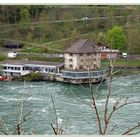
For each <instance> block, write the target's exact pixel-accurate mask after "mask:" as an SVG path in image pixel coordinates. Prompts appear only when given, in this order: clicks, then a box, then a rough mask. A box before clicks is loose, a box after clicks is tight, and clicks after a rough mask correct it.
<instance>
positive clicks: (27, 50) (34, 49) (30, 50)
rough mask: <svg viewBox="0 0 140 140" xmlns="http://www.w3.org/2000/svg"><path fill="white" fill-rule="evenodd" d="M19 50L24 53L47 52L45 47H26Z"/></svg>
mask: <svg viewBox="0 0 140 140" xmlns="http://www.w3.org/2000/svg"><path fill="white" fill-rule="evenodd" d="M21 52H24V53H47V52H48V48H47V47H30V48H29V47H26V48H23V49H22V51H21Z"/></svg>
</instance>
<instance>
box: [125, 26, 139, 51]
mask: <svg viewBox="0 0 140 140" xmlns="http://www.w3.org/2000/svg"><path fill="white" fill-rule="evenodd" d="M126 33H127V52H128V53H129V54H140V25H137V26H134V27H130V28H128V29H127V30H126Z"/></svg>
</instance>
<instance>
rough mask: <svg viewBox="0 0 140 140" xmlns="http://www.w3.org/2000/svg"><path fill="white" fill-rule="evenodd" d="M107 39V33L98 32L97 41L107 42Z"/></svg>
mask: <svg viewBox="0 0 140 140" xmlns="http://www.w3.org/2000/svg"><path fill="white" fill-rule="evenodd" d="M105 39H106V35H105V33H103V32H99V33H98V37H97V42H100V43H103V44H105V43H106V40H105Z"/></svg>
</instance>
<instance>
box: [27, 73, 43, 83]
mask: <svg viewBox="0 0 140 140" xmlns="http://www.w3.org/2000/svg"><path fill="white" fill-rule="evenodd" d="M25 79H26V80H27V81H42V80H43V76H42V75H41V74H40V73H35V72H32V73H30V74H28V75H27V76H26V77H25Z"/></svg>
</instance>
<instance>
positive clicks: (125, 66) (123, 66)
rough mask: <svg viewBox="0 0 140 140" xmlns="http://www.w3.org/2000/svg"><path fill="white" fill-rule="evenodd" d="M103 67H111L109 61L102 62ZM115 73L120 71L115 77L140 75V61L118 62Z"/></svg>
mask: <svg viewBox="0 0 140 140" xmlns="http://www.w3.org/2000/svg"><path fill="white" fill-rule="evenodd" d="M102 65H103V66H106V67H109V66H110V64H109V61H108V60H102ZM114 71H118V72H117V73H116V74H115V75H114V76H115V77H117V76H127V75H133V74H140V60H123V59H122V60H116V62H115V70H114Z"/></svg>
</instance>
